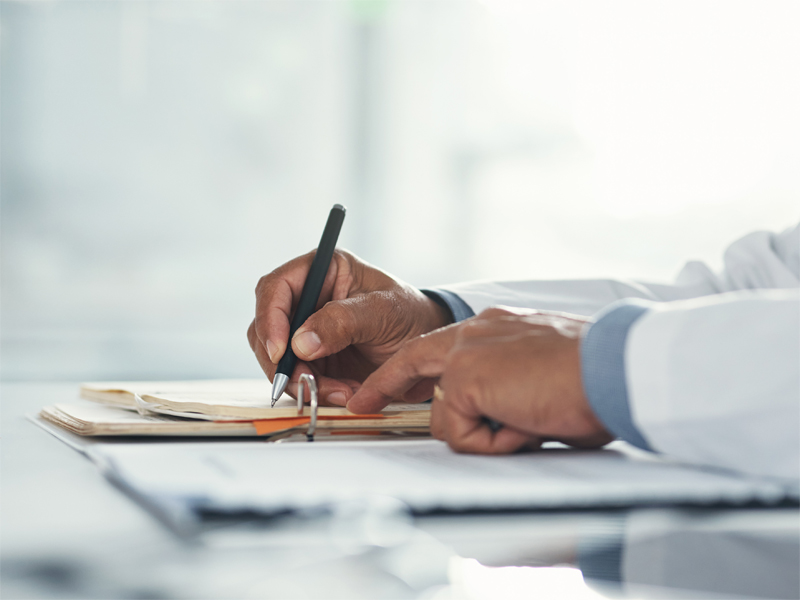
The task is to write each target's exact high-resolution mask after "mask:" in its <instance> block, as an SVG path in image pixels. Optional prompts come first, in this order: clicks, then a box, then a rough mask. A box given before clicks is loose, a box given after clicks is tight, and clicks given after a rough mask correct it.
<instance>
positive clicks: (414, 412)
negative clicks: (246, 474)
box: [40, 379, 430, 436]
mask: <svg viewBox="0 0 800 600" xmlns="http://www.w3.org/2000/svg"><path fill="white" fill-rule="evenodd" d="M81 396H83V398H85V399H87V400H90V401H91V402H82V403H70V404H58V405H55V406H48V407H45V408H44V409H42V411H41V413H40V416H41V417H42V418H43V419H46V420H47V421H49V422H50V423H54V424H56V425H59V426H61V427H63V428H65V429H67V430H69V431H71V432H73V433H76V434H78V435H87V436H93V435H150V436H159V435H169V436H172V435H178V436H180V435H183V436H248V435H250V436H252V435H269V434H279V433H285V432H288V431H294V430H303V429H305V428H306V427H307V425H308V423H309V421H310V412H309V411H310V409H309V407H305V408H304V409H303V412H302V414H299V413H298V410H297V405H296V403H295V401H294V400H292V399H291V398H289V397H288V396H287V397H285V399H282V400H280V401H279V402H278V403H277V404H276V405H275V407H274V408H271V407H270V403H271V401H270V385H269V382H268V381H266V380H248V379H246V380H208V381H170V382H146V381H145V382H113V383H89V384H84V385H83V386H82V387H81ZM429 426H430V406H429V405H426V404H399V403H398V404H392V405H390V406H388V407H387V408H386V409H385V410H384V411H383V412H381V413H379V414H374V415H356V414H353V413H351V412H349V411H348V410H347V409H345V408H336V407H319V408H318V409H317V430H318V431H320V432H326V431H328V432H331V433H334V432H336V433H339V434H346V433H348V432H354V433H358V434H360V435H363V434H365V433H369V432H374V433H380V432H386V431H391V432H398V431H402V432H411V433H417V434H426V433H428V431H429Z"/></svg>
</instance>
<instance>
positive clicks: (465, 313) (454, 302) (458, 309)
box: [420, 289, 475, 323]
mask: <svg viewBox="0 0 800 600" xmlns="http://www.w3.org/2000/svg"><path fill="white" fill-rule="evenodd" d="M420 291H421V292H422V293H423V294H425V295H426V296H427V297H428V298H430V299H431V300H433V301H434V302H436V304H438V305H439V306H441V307H442V308H444V309H445V310H448V311H450V316H451V317H452V318H453V322H454V323H458V322H460V321H463V320H464V319H469V318H470V317H474V316H475V311H474V310H472V309H471V308H470V307H469V304H467V303H466V302H464V301H463V300H462V299H461V297H460V296H458V295H457V294H454V293H453V292H448V291H447V290H440V289H436V290H420Z"/></svg>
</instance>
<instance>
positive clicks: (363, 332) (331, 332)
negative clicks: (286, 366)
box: [292, 292, 398, 360]
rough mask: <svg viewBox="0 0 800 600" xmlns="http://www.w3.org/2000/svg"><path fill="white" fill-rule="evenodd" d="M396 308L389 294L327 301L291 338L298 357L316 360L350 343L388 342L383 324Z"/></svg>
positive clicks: (369, 294)
mask: <svg viewBox="0 0 800 600" xmlns="http://www.w3.org/2000/svg"><path fill="white" fill-rule="evenodd" d="M397 310H398V307H397V304H396V303H395V302H393V301H392V298H391V297H389V295H387V294H384V293H380V292H375V293H368V294H360V295H358V296H355V297H353V298H344V299H342V300H336V301H332V302H328V303H327V304H325V305H324V306H323V307H322V308H320V309H319V310H318V311H317V312H315V313H314V314H313V315H311V316H310V317H309V318H308V320H306V322H305V323H304V324H303V326H302V327H300V328H299V329H298V330H297V332H296V333H295V335H294V337H293V338H292V349H293V350H294V352H295V354H296V355H297V356H298V358H302V359H303V360H315V359H318V358H321V357H323V356H330V355H331V354H336V353H337V352H340V351H341V350H344V349H345V348H347V347H348V346H351V345H353V344H364V343H373V344H380V343H386V342H388V341H390V340H389V339H388V338H389V336H388V335H387V329H388V328H387V327H386V324H387V322H388V321H389V320H390V318H391V315H393V314H394V313H395V312H396V311H397Z"/></svg>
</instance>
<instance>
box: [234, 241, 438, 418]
mask: <svg viewBox="0 0 800 600" xmlns="http://www.w3.org/2000/svg"><path fill="white" fill-rule="evenodd" d="M313 258H314V252H310V253H308V254H306V255H304V256H301V257H299V258H296V259H294V260H292V261H290V262H288V263H286V264H285V265H283V266H281V267H279V268H277V269H275V271H273V272H272V273H270V274H269V275H265V276H264V277H262V278H261V280H260V281H259V282H258V286H257V287H256V316H255V319H254V320H253V322H252V323H251V324H250V328H249V329H248V330H247V339H248V340H249V342H250V347H251V348H252V349H253V352H255V355H256V358H257V359H258V362H259V364H260V365H261V368H262V369H263V370H264V372H265V373H266V374H267V376H268V377H269V379H270V381H272V380H273V378H274V376H275V369H276V367H277V364H278V361H280V359H281V357H282V356H283V353H284V352H285V350H286V345H287V343H288V342H289V329H290V323H291V317H292V313H293V311H294V308H295V307H296V306H297V301H298V300H299V298H300V292H301V291H302V289H303V284H304V283H305V281H306V275H307V274H308V270H309V268H310V267H311V261H312V259H313ZM448 322H450V317H449V315H448V314H447V311H445V310H444V309H443V308H442V307H440V306H439V305H437V304H436V303H435V302H434V301H433V300H431V299H430V298H428V297H426V296H425V295H424V294H423V293H422V292H420V291H419V290H417V289H416V288H413V287H411V286H410V285H407V284H405V283H403V282H402V281H399V280H398V279H395V278H394V277H392V276H391V275H388V274H387V273H384V272H383V271H381V270H379V269H376V268H375V267H373V266H371V265H369V264H367V263H365V262H363V261H361V260H360V259H358V258H357V257H356V256H354V255H353V254H351V253H349V252H345V251H343V250H336V251H335V252H334V255H333V260H332V261H331V266H330V268H329V269H328V274H327V276H326V278H325V283H324V284H323V286H322V293H321V294H320V298H319V303H318V304H317V312H315V313H314V314H313V315H312V316H311V317H309V319H308V320H307V321H306V322H305V323H304V324H303V326H302V327H300V328H299V329H298V330H297V332H296V333H295V335H294V338H293V339H292V341H291V342H292V350H293V351H294V353H295V355H296V356H297V358H298V363H297V367H296V368H295V370H294V374H293V375H292V377H291V379H290V382H289V385H288V387H287V391H288V392H289V393H290V394H292V395H295V396H296V392H297V381H298V379H299V378H300V375H301V374H302V373H313V374H314V376H315V377H316V378H317V386H318V388H319V395H320V399H321V400H323V401H326V402H327V403H329V404H338V405H341V406H344V405H345V404H346V403H347V401H348V400H349V399H350V398H351V397H352V395H353V393H354V390H355V389H358V387H359V386H360V385H361V382H362V381H364V379H365V378H366V377H367V376H368V375H369V374H370V373H372V371H374V370H375V369H376V368H377V367H378V366H379V365H381V364H383V363H384V362H385V361H386V360H387V359H388V358H389V357H390V356H392V355H393V354H394V353H395V352H396V351H397V350H398V349H399V348H400V347H401V346H402V345H403V343H404V342H405V341H406V340H409V339H412V338H414V337H417V336H418V335H420V334H423V333H426V332H428V331H431V330H433V329H436V328H437V327H441V326H443V325H446V324H447V323H448ZM300 361H303V362H300Z"/></svg>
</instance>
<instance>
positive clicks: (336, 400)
mask: <svg viewBox="0 0 800 600" xmlns="http://www.w3.org/2000/svg"><path fill="white" fill-rule="evenodd" d="M328 402H330V403H331V404H336V405H337V406H344V405H345V404H347V396H345V395H344V392H333V393H332V394H330V395H328Z"/></svg>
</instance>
